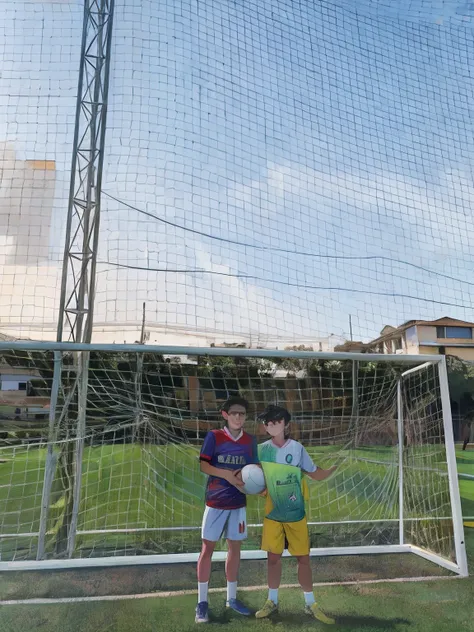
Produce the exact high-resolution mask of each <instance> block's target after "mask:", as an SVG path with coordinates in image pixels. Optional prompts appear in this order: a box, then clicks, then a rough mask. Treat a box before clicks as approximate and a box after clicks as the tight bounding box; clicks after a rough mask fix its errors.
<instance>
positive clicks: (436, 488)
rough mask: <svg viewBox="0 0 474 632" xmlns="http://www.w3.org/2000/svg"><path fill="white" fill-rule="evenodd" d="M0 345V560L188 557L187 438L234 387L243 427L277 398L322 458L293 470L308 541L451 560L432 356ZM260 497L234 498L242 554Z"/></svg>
mask: <svg viewBox="0 0 474 632" xmlns="http://www.w3.org/2000/svg"><path fill="white" fill-rule="evenodd" d="M0 360H1V365H2V366H3V367H9V368H10V371H11V373H16V374H17V375H21V376H22V380H24V381H26V383H27V386H26V391H23V397H20V396H19V395H18V392H13V391H8V390H2V391H0V393H1V395H2V408H1V410H2V435H1V444H0V446H1V447H0V550H1V556H2V557H1V560H2V561H1V562H0V569H2V570H7V569H19V568H51V567H56V568H57V567H71V566H93V565H100V566H104V565H114V564H116V565H124V564H131V563H133V564H140V563H158V562H166V563H169V562H173V561H193V560H196V559H197V554H198V551H199V548H200V522H201V516H202V511H203V504H204V501H203V497H204V485H205V477H204V476H203V475H202V474H201V473H200V470H199V462H198V454H199V447H200V444H201V442H202V441H203V438H204V436H205V434H206V432H207V431H208V430H210V429H212V428H217V427H219V425H221V424H222V418H221V415H220V411H219V409H220V406H221V404H222V403H223V401H225V399H226V398H227V397H229V396H230V395H233V394H240V395H242V396H244V397H245V398H247V399H248V401H249V403H250V410H249V415H248V421H247V430H248V431H249V432H251V433H254V434H255V435H257V438H258V440H259V441H263V440H264V437H265V428H264V426H262V425H259V424H258V423H257V422H256V421H255V420H256V416H257V414H258V412H259V411H261V410H262V409H263V407H264V406H265V405H267V404H269V403H278V404H280V405H284V406H286V407H287V408H288V409H289V410H290V411H291V414H292V422H291V436H292V437H293V438H295V439H297V440H299V441H301V443H303V444H304V445H305V446H306V447H307V449H308V451H309V452H310V454H311V456H312V457H313V459H314V461H315V463H317V464H318V465H320V466H322V467H329V466H330V465H333V464H335V465H337V471H336V473H335V475H334V476H333V477H331V478H330V479H328V480H327V481H324V482H320V483H315V482H312V483H311V485H310V498H309V502H308V506H307V516H308V521H309V527H310V535H311V546H312V554H313V555H325V556H326V555H338V554H342V555H348V554H369V553H414V554H415V555H418V556H421V557H423V558H426V559H428V560H431V561H432V562H434V563H436V564H439V565H440V566H442V567H444V568H446V569H448V570H450V571H452V572H454V573H457V574H459V575H466V574H467V563H466V553H465V548H464V537H463V524H462V516H461V506H460V496H459V488H458V481H457V472H456V461H455V452H454V443H453V430H452V420H451V412H450V400H449V391H448V382H447V372H446V365H445V360H444V357H443V356H402V355H396V356H389V355H375V354H350V353H312V352H299V351H268V350H267V351H264V350H249V349H226V348H212V349H205V348H182V347H181V348H171V347H153V346H142V345H71V344H68V343H36V342H35V343H25V342H17V343H11V342H9V343H3V342H0ZM263 504H264V503H263V502H262V499H261V498H258V497H249V506H248V522H249V538H248V540H247V541H246V543H245V550H244V552H243V557H244V559H245V558H247V559H249V558H250V559H252V558H253V559H255V558H260V557H263V556H264V555H265V554H263V553H262V552H261V551H260V550H259V543H260V536H261V524H262V519H263ZM224 548H225V544H224V543H222V546H221V547H220V551H221V553H219V552H218V553H217V556H218V557H219V555H223V554H224Z"/></svg>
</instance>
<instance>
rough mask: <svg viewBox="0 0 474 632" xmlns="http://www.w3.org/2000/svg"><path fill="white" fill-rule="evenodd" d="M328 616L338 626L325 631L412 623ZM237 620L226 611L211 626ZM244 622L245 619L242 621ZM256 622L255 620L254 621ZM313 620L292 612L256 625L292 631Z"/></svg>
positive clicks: (372, 618) (376, 627) (408, 622)
mask: <svg viewBox="0 0 474 632" xmlns="http://www.w3.org/2000/svg"><path fill="white" fill-rule="evenodd" d="M327 614H328V615H329V616H334V618H335V619H336V625H335V626H334V627H332V626H324V624H320V625H321V626H322V627H324V629H328V630H330V629H332V630H337V629H338V628H341V627H343V628H349V629H352V628H356V629H359V628H364V627H366V628H367V629H368V630H371V629H372V630H395V629H396V627H397V626H399V625H411V623H412V622H411V621H410V620H409V619H403V618H401V617H397V618H394V619H381V618H379V617H371V616H357V615H342V616H336V615H333V614H332V613H331V612H327ZM252 619H254V617H253V616H252V617H248V619H247V617H245V620H246V621H248V620H252ZM235 620H236V618H235V616H234V615H233V614H232V613H231V612H229V611H227V610H226V611H224V612H222V613H220V614H218V615H217V616H216V615H215V616H212V618H211V620H210V624H211V625H212V624H219V625H222V624H224V625H225V624H226V623H230V622H231V621H235ZM242 620H243V619H242ZM254 620H255V619H254ZM311 622H312V620H311V618H310V617H308V615H307V614H302V613H297V614H292V613H291V612H288V613H278V614H274V615H272V616H270V617H269V618H268V619H260V620H256V621H255V623H256V624H257V625H258V624H262V623H263V624H264V625H266V626H267V627H268V626H269V625H270V626H272V627H273V626H278V627H279V628H280V629H281V628H283V629H285V630H286V629H291V628H292V627H301V626H303V625H304V624H306V625H307V624H308V623H311ZM314 623H315V624H318V623H319V622H318V621H314Z"/></svg>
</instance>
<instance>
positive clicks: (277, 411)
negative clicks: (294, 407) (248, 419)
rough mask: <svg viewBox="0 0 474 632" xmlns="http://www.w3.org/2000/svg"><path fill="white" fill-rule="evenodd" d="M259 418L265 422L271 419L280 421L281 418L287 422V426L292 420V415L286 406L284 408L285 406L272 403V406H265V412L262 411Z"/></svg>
mask: <svg viewBox="0 0 474 632" xmlns="http://www.w3.org/2000/svg"><path fill="white" fill-rule="evenodd" d="M257 419H258V421H261V422H263V423H264V424H267V423H268V422H269V421H280V420H281V419H283V421H284V422H285V426H287V425H288V424H289V423H290V421H291V415H290V413H289V412H288V411H287V410H286V408H283V406H277V405H276V404H270V406H267V407H266V408H265V410H264V411H263V413H260V415H259V416H258V417H257Z"/></svg>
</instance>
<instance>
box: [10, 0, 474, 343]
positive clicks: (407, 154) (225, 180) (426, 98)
mask: <svg viewBox="0 0 474 632" xmlns="http://www.w3.org/2000/svg"><path fill="white" fill-rule="evenodd" d="M1 4H2V2H0V5H1ZM353 4H354V3H351V2H349V0H338V2H335V3H334V2H331V3H329V2H325V1H323V2H314V1H313V0H305V1H302V2H293V1H290V0H283V1H281V0H280V1H278V2H272V1H271V0H263V1H257V0H243V1H242V2H239V3H238V4H237V3H235V2H230V1H222V0H214V1H213V0H204V1H202V0H199V2H197V1H196V0H183V1H176V0H173V1H171V0H167V1H165V2H160V3H156V2H154V1H151V0H141V1H138V0H117V1H116V15H115V29H114V39H113V53H112V54H113V57H112V72H111V83H110V107H109V119H108V132H107V148H106V156H105V161H106V162H105V171H104V183H103V187H104V191H105V193H106V195H105V196H104V200H103V203H104V204H103V205H104V214H103V218H102V237H101V248H100V255H99V260H100V261H101V262H103V263H101V265H100V266H99V275H98V294H97V314H98V316H97V317H98V318H99V319H100V320H102V321H107V322H109V323H112V322H120V323H124V322H139V320H140V311H141V303H142V301H146V302H147V316H148V318H149V320H150V321H152V322H158V323H166V324H169V325H170V326H178V327H183V328H187V329H190V330H192V329H193V328H196V329H209V330H217V331H223V332H224V331H225V332H232V333H234V334H236V335H239V334H242V335H249V333H251V334H252V336H253V338H254V340H259V341H261V342H263V343H265V342H266V341H271V340H273V339H275V338H281V339H284V340H290V339H295V340H305V339H308V340H311V339H315V338H318V337H321V336H323V337H324V336H328V335H329V334H336V335H337V336H342V337H343V336H347V335H348V320H349V314H351V315H352V321H353V327H354V335H355V337H356V338H363V339H367V338H370V337H373V336H375V335H376V334H377V332H378V331H379V330H380V329H381V328H382V326H383V325H385V324H399V323H401V322H403V321H404V320H408V319H411V318H436V317H440V316H443V315H447V314H449V315H452V316H454V317H458V318H466V319H470V320H474V314H473V312H472V307H473V284H474V275H473V272H474V265H473V263H472V254H471V252H472V242H473V237H474V229H473V227H472V225H473V222H472V208H474V186H473V178H472V175H473V174H472V165H473V164H474V161H473V158H474V156H473V153H474V149H473V142H472V139H473V138H474V134H473V132H474V130H473V122H472V121H473V116H472V114H473V113H472V107H473V106H472V103H473V97H474V94H473V87H472V86H473V81H472V79H473V76H472V73H473V71H472V58H473V53H474V44H473V37H472V36H473V31H472V22H471V20H474V18H473V17H471V16H470V15H469V13H473V11H472V10H471V9H470V5H469V4H466V5H465V6H464V5H462V4H460V3H451V2H442V1H438V2H426V1H424V0H421V1H420V0H415V1H411V2H407V1H405V0H400V1H399V2H395V3H394V2H391V3H389V2H388V1H386V2H368V1H365V2H359V3H357V12H355V11H354V8H353ZM2 9H3V7H2ZM3 16H4V17H3V18H2V20H0V26H2V24H1V22H2V21H3V23H4V24H3V28H4V29H5V31H6V34H7V37H6V42H5V44H4V50H3V55H4V59H5V60H7V61H8V64H7V66H6V67H5V71H4V74H3V75H2V78H1V79H0V106H2V107H0V131H1V130H4V132H2V133H1V136H0V142H9V143H11V144H13V145H14V147H15V151H17V152H18V155H19V156H21V157H22V158H23V159H33V158H36V159H44V158H45V157H46V158H48V159H51V160H56V165H57V177H58V182H57V195H56V200H55V206H54V221H53V226H52V231H51V248H50V252H51V256H50V262H49V263H50V264H51V265H56V263H55V262H58V261H59V260H60V258H61V252H62V241H63V238H64V223H65V200H67V186H68V169H69V163H70V143H71V141H72V126H73V120H74V94H75V89H76V82H75V79H76V76H75V72H77V65H78V51H79V44H80V29H81V20H82V14H81V6H80V2H67V1H66V0H61V1H60V2H55V3H51V2H40V1H39V0H35V1H34V2H16V3H15V5H14V6H13V7H12V5H11V4H10V3H5V11H3ZM10 59H11V62H10ZM3 106H6V107H3ZM19 115H20V116H21V117H22V118H21V121H22V124H21V125H14V121H15V119H17V118H18V116H19ZM2 136H3V138H2ZM117 200H118V201H117ZM144 213H148V215H145V214H144ZM164 222H167V223H164ZM143 268H149V270H148V271H147V270H144V269H143ZM163 270H168V272H163ZM170 270H179V271H183V272H170ZM185 271H187V272H185ZM191 271H193V272H191ZM38 317H40V316H38Z"/></svg>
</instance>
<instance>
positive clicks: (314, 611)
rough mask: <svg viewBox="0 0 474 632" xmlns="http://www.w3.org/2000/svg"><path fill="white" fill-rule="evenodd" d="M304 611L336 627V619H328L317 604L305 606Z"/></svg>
mask: <svg viewBox="0 0 474 632" xmlns="http://www.w3.org/2000/svg"><path fill="white" fill-rule="evenodd" d="M265 605H266V604H265ZM304 611H305V612H306V614H309V615H311V616H312V617H314V618H315V619H317V620H318V621H321V623H326V624H327V625H334V624H335V623H336V621H335V620H334V619H331V617H328V616H327V614H324V612H323V611H322V610H321V608H320V607H319V606H318V604H317V603H313V605H312V606H305V609H304ZM257 614H258V613H257Z"/></svg>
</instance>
